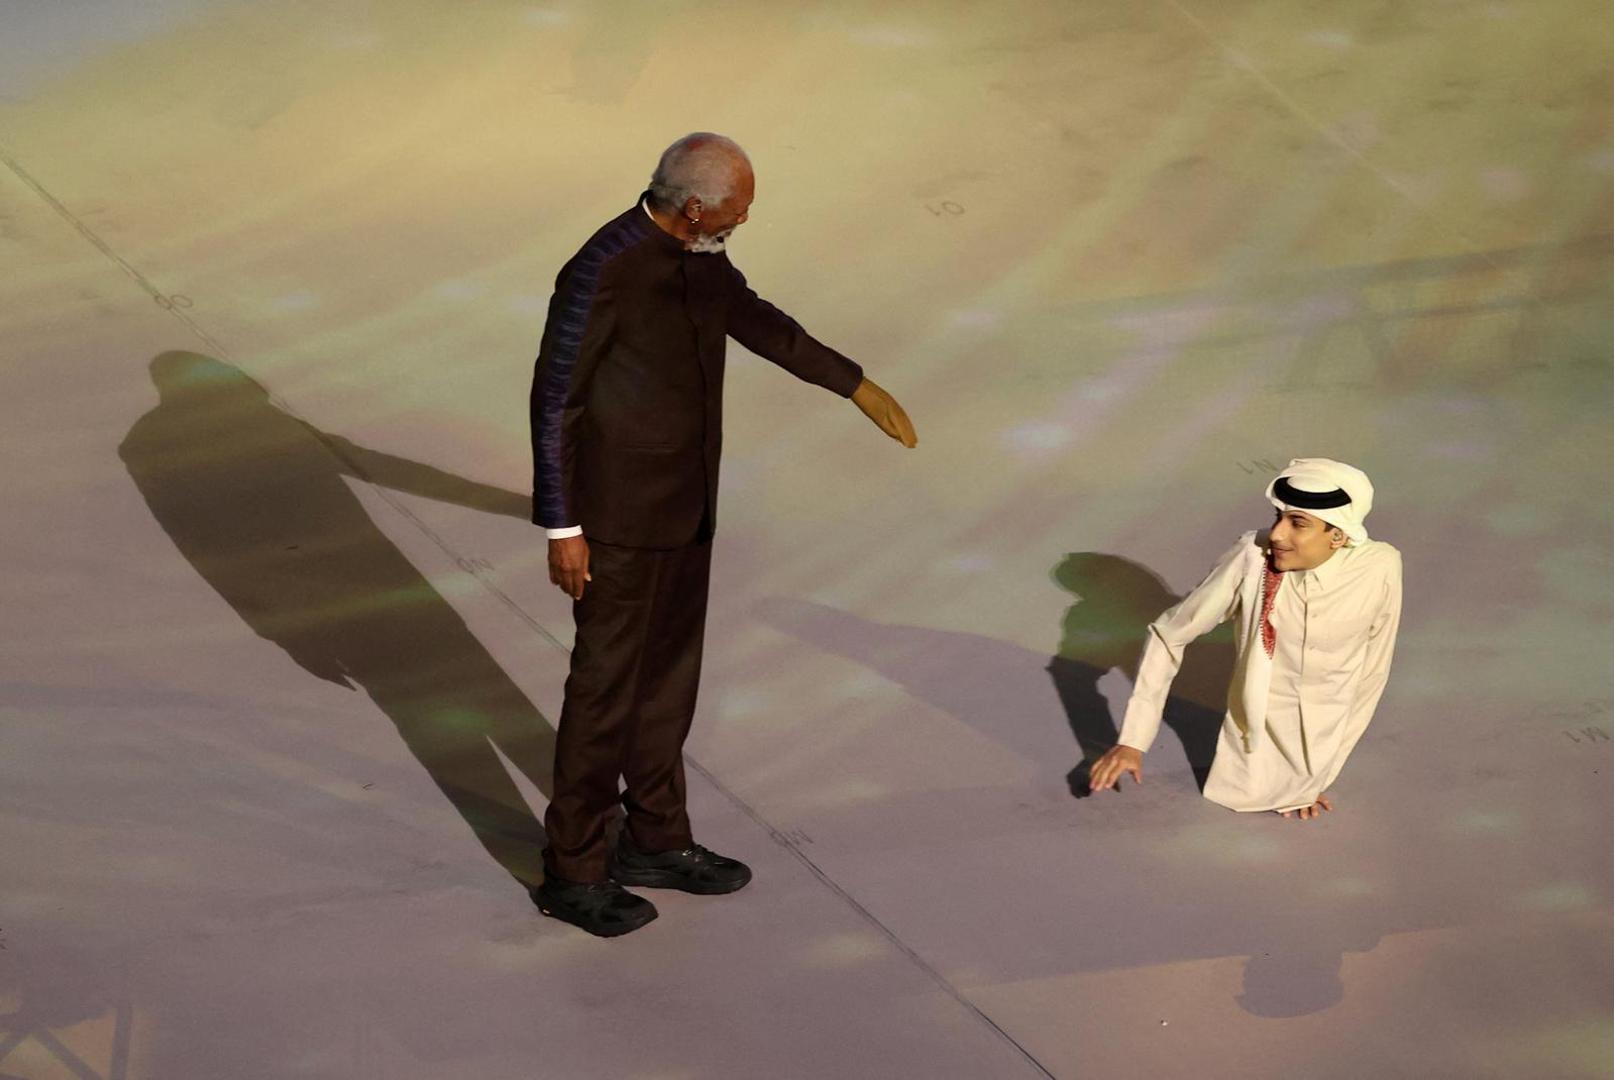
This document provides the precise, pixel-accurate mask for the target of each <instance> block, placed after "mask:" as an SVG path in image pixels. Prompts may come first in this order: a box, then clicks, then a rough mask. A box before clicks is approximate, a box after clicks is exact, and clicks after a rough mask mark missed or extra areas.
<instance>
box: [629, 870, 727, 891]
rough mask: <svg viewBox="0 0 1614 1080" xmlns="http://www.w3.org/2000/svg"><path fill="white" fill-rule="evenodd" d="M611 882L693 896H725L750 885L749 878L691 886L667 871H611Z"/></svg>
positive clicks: (684, 879) (679, 876)
mask: <svg viewBox="0 0 1614 1080" xmlns="http://www.w3.org/2000/svg"><path fill="white" fill-rule="evenodd" d="M611 880H612V881H614V882H616V883H617V884H618V885H631V886H633V887H635V888H639V889H677V890H678V891H679V892H686V893H691V894H693V895H695V896H725V895H727V894H728V893H733V892H739V891H740V890H741V889H743V888H745V887H746V886H747V885H749V884H751V879H750V878H744V879H743V880H740V881H735V882H720V883H718V884H715V885H698V884H692V883H691V882H690V881H689V880H688V879H687V878H684V877H682V876H681V875H679V874H675V873H673V872H671V871H668V870H613V871H611Z"/></svg>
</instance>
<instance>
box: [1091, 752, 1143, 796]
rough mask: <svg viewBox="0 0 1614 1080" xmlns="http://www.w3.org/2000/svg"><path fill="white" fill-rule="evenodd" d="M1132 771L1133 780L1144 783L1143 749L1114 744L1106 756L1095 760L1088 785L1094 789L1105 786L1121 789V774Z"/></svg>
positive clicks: (1102, 788) (1101, 789)
mask: <svg viewBox="0 0 1614 1080" xmlns="http://www.w3.org/2000/svg"><path fill="white" fill-rule="evenodd" d="M1122 773H1131V774H1132V781H1133V782H1134V783H1137V784H1141V783H1143V751H1142V750H1138V749H1136V748H1134V747H1131V746H1112V747H1110V748H1109V749H1108V750H1106V751H1104V756H1103V757H1101V758H1099V759H1098V760H1097V761H1095V762H1093V767H1092V769H1091V770H1089V772H1088V781H1087V786H1088V788H1089V789H1091V790H1093V791H1103V790H1104V789H1105V788H1114V789H1115V790H1116V791H1120V790H1121V774H1122Z"/></svg>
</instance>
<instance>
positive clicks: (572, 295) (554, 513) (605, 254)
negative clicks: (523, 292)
mask: <svg viewBox="0 0 1614 1080" xmlns="http://www.w3.org/2000/svg"><path fill="white" fill-rule="evenodd" d="M635 218H637V219H639V220H635ZM649 224H650V222H649V219H648V218H646V217H645V216H644V214H643V212H642V211H635V216H634V217H630V218H628V219H626V220H624V221H623V222H621V223H620V224H619V225H618V226H617V227H615V228H612V229H608V230H606V231H604V232H601V233H600V234H599V235H597V236H595V238H594V239H593V240H592V241H591V242H590V243H589V244H588V246H586V247H585V248H584V249H583V250H582V251H580V252H578V253H577V257H576V259H575V260H573V263H572V273H571V279H570V280H569V281H568V282H567V284H566V294H565V296H564V302H563V303H562V305H561V306H560V308H559V309H558V311H557V312H556V318H557V319H558V320H559V323H558V324H557V325H556V327H555V332H554V337H553V341H554V347H553V351H552V352H551V354H550V357H549V366H548V368H547V369H546V370H545V372H544V380H543V385H542V386H541V387H540V388H539V417H538V419H539V424H538V432H537V440H536V441H537V445H538V462H537V465H538V468H537V477H536V483H535V485H534V486H535V487H536V488H537V491H536V498H537V501H538V519H539V524H541V525H543V526H544V527H546V528H550V529H559V528H564V527H566V526H569V525H576V524H578V522H577V520H576V518H575V516H574V514H573V510H572V507H571V505H570V502H569V500H568V499H567V497H566V494H567V493H566V490H565V483H564V482H563V477H564V475H565V473H564V469H565V462H564V456H563V455H564V449H563V445H564V444H563V439H564V434H563V432H562V430H561V416H562V413H563V412H564V411H565V408H566V397H567V394H568V392H569V391H570V389H571V382H572V372H573V371H575V370H576V368H577V355H578V352H579V350H580V349H581V348H582V345H583V332H584V330H585V329H587V327H588V319H589V315H590V313H591V312H592V311H593V309H594V301H595V299H596V298H597V296H598V294H599V287H600V274H601V272H602V271H603V270H604V269H605V264H606V263H608V262H610V261H611V260H612V259H614V258H616V256H618V255H620V254H622V252H624V251H626V250H627V249H628V248H630V247H632V246H633V245H634V244H636V243H638V242H639V241H640V240H642V239H644V237H645V235H646V226H648V225H649Z"/></svg>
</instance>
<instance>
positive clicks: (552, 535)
mask: <svg viewBox="0 0 1614 1080" xmlns="http://www.w3.org/2000/svg"><path fill="white" fill-rule="evenodd" d="M544 533H545V535H547V536H548V537H549V539H551V540H565V539H566V538H567V537H571V536H582V535H583V526H581V525H568V526H566V527H565V528H564V529H545V530H544Z"/></svg>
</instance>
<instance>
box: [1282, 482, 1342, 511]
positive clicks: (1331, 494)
mask: <svg viewBox="0 0 1614 1080" xmlns="http://www.w3.org/2000/svg"><path fill="white" fill-rule="evenodd" d="M1272 494H1273V495H1275V496H1277V497H1278V499H1279V500H1281V501H1282V502H1284V503H1286V504H1287V505H1289V506H1298V507H1299V508H1300V509H1302V510H1332V509H1334V508H1335V507H1336V506H1348V505H1350V501H1351V497H1350V496H1349V495H1347V494H1345V489H1344V488H1335V489H1334V490H1333V491H1301V490H1300V489H1299V488H1297V487H1295V486H1294V485H1293V484H1291V483H1289V480H1288V478H1287V477H1283V476H1280V477H1278V481H1277V483H1275V484H1273V485H1272Z"/></svg>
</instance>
